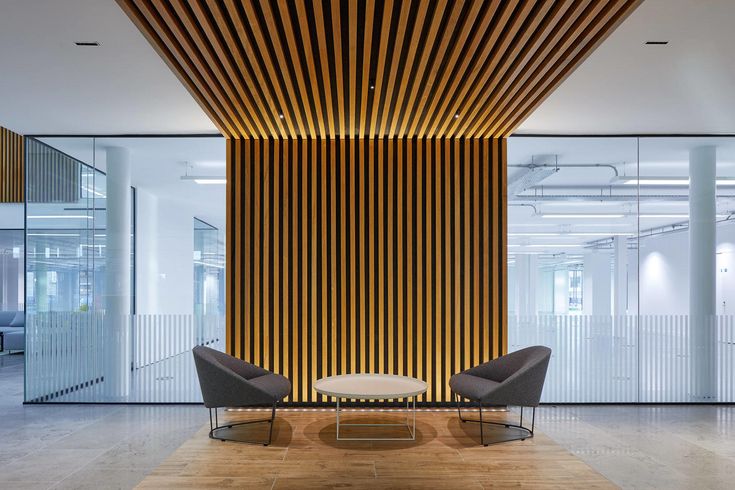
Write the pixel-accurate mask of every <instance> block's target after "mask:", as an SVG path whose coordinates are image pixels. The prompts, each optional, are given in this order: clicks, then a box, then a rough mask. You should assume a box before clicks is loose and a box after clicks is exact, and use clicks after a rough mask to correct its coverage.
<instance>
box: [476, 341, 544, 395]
mask: <svg viewBox="0 0 735 490" xmlns="http://www.w3.org/2000/svg"><path fill="white" fill-rule="evenodd" d="M550 359H551V349H549V348H548V347H545V346H543V345H536V346H532V347H526V348H525V349H521V350H519V351H515V352H511V353H510V354H506V355H504V356H502V357H498V358H497V359H493V360H492V361H490V362H486V363H485V364H481V365H479V366H476V367H474V368H471V369H468V370H467V371H466V373H467V374H471V375H473V376H479V377H482V378H485V379H489V380H492V381H495V382H497V383H501V385H500V386H499V387H498V389H497V390H496V392H495V393H494V395H495V396H497V397H499V398H500V399H503V400H504V402H503V403H507V404H509V405H522V406H528V407H532V406H537V405H538V404H539V401H540V400H541V392H542V391H543V388H544V381H545V380H546V371H547V369H548V367H549V360H550Z"/></svg>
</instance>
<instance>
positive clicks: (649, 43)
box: [646, 41, 669, 46]
mask: <svg viewBox="0 0 735 490" xmlns="http://www.w3.org/2000/svg"><path fill="white" fill-rule="evenodd" d="M667 44H669V42H668V41H646V45H648V46H666V45H667Z"/></svg>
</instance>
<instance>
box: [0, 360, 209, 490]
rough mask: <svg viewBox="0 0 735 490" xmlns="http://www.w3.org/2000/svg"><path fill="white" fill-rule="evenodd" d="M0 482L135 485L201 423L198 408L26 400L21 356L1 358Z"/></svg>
mask: <svg viewBox="0 0 735 490" xmlns="http://www.w3.org/2000/svg"><path fill="white" fill-rule="evenodd" d="M0 414H2V416H1V417H0V420H1V421H2V424H0V467H1V468H2V472H1V473H0V487H2V488H14V489H16V488H90V489H92V488H94V489H102V488H132V487H133V486H135V485H136V484H137V483H138V482H140V480H142V479H143V477H144V476H145V475H146V474H147V473H149V472H150V471H151V470H152V469H153V468H155V467H156V466H157V465H158V464H160V463H161V462H162V461H163V460H164V459H166V458H167V457H168V456H169V455H170V454H171V453H172V452H173V451H174V450H175V449H176V448H177V447H179V446H180V445H181V444H182V443H183V442H184V441H186V440H187V439H188V438H189V437H191V436H192V435H193V434H194V433H195V432H196V431H197V430H198V429H199V428H200V427H201V426H202V424H203V423H204V422H205V420H206V417H207V415H206V411H205V410H204V409H203V408H202V407H201V406H198V405H190V406H186V405H178V406H176V405H168V406H165V405H159V406H155V405H151V406H141V405H139V406H123V405H23V356H22V355H12V356H2V357H0Z"/></svg>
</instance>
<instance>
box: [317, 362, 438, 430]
mask: <svg viewBox="0 0 735 490" xmlns="http://www.w3.org/2000/svg"><path fill="white" fill-rule="evenodd" d="M427 388H428V385H427V384H426V382H425V381H421V380H420V379H416V378H410V377H408V376H397V375H394V374H342V375H339V376H329V377H328V378H322V379H318V380H316V381H315V382H314V390H316V392H317V393H321V394H322V395H326V396H333V397H335V398H336V399H337V440H338V441H412V440H415V439H416V397H418V396H419V395H420V394H422V393H425V392H426V390H427ZM342 398H345V399H349V400H393V399H402V398H403V399H405V400H406V423H405V424H352V423H351V424H345V423H341V422H340V420H339V412H340V407H339V401H340V400H341V399H342ZM411 400H413V408H412V409H411V408H410V406H409V403H410V402H411ZM410 415H412V416H413V424H409V416H410ZM342 426H344V427H406V428H407V429H408V432H409V434H410V437H398V438H396V437H378V438H373V437H340V435H339V429H340V427H342Z"/></svg>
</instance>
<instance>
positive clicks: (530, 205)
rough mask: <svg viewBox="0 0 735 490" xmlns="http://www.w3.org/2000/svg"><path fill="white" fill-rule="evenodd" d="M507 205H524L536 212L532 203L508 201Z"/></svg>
mask: <svg viewBox="0 0 735 490" xmlns="http://www.w3.org/2000/svg"><path fill="white" fill-rule="evenodd" d="M508 206H526V207H529V208H531V209H533V214H538V209H536V206H534V205H533V204H526V203H516V202H509V203H508Z"/></svg>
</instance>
